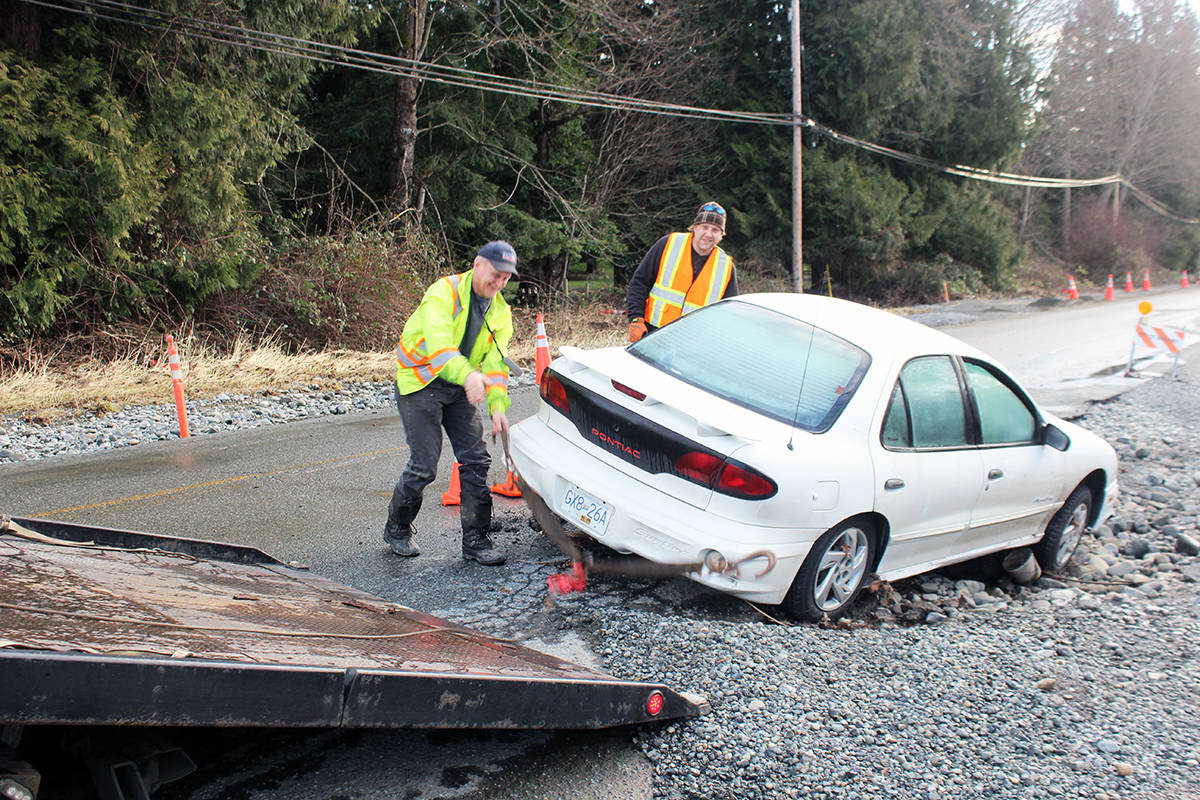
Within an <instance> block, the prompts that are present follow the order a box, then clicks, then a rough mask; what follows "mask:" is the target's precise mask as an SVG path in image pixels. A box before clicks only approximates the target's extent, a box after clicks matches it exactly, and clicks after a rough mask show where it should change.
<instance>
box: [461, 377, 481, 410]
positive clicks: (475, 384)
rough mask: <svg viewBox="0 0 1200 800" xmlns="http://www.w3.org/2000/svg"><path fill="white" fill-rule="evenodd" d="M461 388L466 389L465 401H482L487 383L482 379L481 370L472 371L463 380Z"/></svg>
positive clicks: (472, 403) (471, 402)
mask: <svg viewBox="0 0 1200 800" xmlns="http://www.w3.org/2000/svg"><path fill="white" fill-rule="evenodd" d="M463 388H464V389H466V390H467V402H468V403H470V404H471V405H475V404H476V403H479V402H482V400H483V396H484V393H485V390H486V389H487V384H486V383H485V382H484V380H483V373H482V372H472V373H471V374H470V375H468V376H467V379H466V380H465V381H463Z"/></svg>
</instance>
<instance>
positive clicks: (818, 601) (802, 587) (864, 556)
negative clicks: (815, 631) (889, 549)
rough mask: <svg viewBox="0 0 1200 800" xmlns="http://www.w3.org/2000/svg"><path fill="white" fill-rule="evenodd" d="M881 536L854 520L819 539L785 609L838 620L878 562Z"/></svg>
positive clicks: (804, 616)
mask: <svg viewBox="0 0 1200 800" xmlns="http://www.w3.org/2000/svg"><path fill="white" fill-rule="evenodd" d="M877 541H878V536H877V535H876V533H875V529H874V527H872V526H871V525H870V524H869V523H867V522H865V521H863V520H858V519H850V520H846V521H845V522H843V523H841V524H840V525H837V526H836V527H833V528H830V529H829V530H828V531H826V532H825V533H824V534H822V536H821V538H820V539H817V541H816V544H814V545H813V548H812V550H810V551H809V553H808V558H806V559H805V560H804V565H803V566H802V567H800V571H799V572H797V573H796V579H795V580H794V581H792V588H791V589H789V590H788V593H787V596H786V597H784V599H783V607H784V608H785V609H787V611H789V612H790V613H791V614H793V615H795V616H797V617H800V618H801V619H806V620H809V621H810V622H816V621H818V620H820V619H821V618H823V617H828V618H829V619H837V618H838V617H840V616H841V615H842V614H844V613H846V610H847V609H849V608H850V604H851V603H853V602H854V598H855V597H856V596H858V593H859V591H860V590H861V589H862V587H863V584H864V583H865V582H866V579H867V575H868V574H869V571H870V568H871V564H873V563H874V562H875V547H876V542H877Z"/></svg>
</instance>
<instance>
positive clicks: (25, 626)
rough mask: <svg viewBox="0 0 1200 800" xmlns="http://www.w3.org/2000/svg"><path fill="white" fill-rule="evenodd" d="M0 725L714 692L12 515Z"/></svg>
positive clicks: (546, 724) (633, 710)
mask: <svg viewBox="0 0 1200 800" xmlns="http://www.w3.org/2000/svg"><path fill="white" fill-rule="evenodd" d="M0 676H3V678H2V679H0V724H3V725H44V724H57V725H193V726H273V727H330V728H393V727H414V728H479V729H483V728H489V729H512V728H528V729H534V728H554V729H590V728H607V727H613V726H618V725H631V724H636V723H642V722H649V721H652V720H661V719H672V718H679V717H691V716H697V715H699V714H701V713H704V711H705V710H707V703H706V701H705V700H704V699H703V698H700V697H696V696H694V695H688V694H685V693H681V692H676V691H673V690H671V689H669V688H668V687H666V686H663V685H660V684H656V683H649V682H641V681H626V680H618V679H617V678H614V677H612V676H611V675H606V674H604V673H602V672H597V671H595V670H592V669H588V668H586V667H582V666H580V665H578V664H573V663H571V662H569V661H564V660H562V659H559V658H555V657H554V656H550V655H546V654H544V653H540V652H538V651H536V650H533V649H531V648H528V647H524V646H522V645H520V644H517V643H515V642H513V641H509V640H506V639H503V638H498V637H495V636H489V635H487V634H484V633H481V632H478V631H474V630H470V629H467V628H464V627H462V626H460V625H456V624H454V623H452V622H448V621H447V620H444V619H439V618H438V617H434V616H430V615H429V614H423V613H421V612H419V611H414V610H412V609H410V608H405V607H404V606H401V605H398V604H395V603H391V602H388V601H385V600H383V599H381V598H378V597H375V596H373V595H370V594H367V593H365V592H360V591H358V590H356V589H353V588H351V587H348V586H344V585H342V584H339V583H336V582H334V581H331V580H327V579H324V578H321V577H318V576H316V575H312V574H311V573H309V572H308V571H307V570H305V569H303V568H294V567H291V566H289V565H287V564H284V563H282V562H280V561H277V560H276V559H274V558H272V557H270V556H268V555H266V554H265V553H263V552H262V551H260V550H256V549H254V548H251V547H242V546H238V545H229V544H222V543H218V542H208V541H201V540H196V539H181V538H172V537H166V536H158V535H154V534H149V533H138V532H134V531H122V530H114V529H110V528H98V527H91V526H87V525H77V524H72V523H66V522H56V521H51V520H42V519H31V518H14V519H12V520H11V521H7V520H0Z"/></svg>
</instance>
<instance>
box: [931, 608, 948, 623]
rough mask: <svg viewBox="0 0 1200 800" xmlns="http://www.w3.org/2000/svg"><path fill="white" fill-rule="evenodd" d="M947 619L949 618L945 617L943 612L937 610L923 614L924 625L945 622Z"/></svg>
mask: <svg viewBox="0 0 1200 800" xmlns="http://www.w3.org/2000/svg"><path fill="white" fill-rule="evenodd" d="M949 619H950V618H949V617H947V616H946V615H945V614H943V613H941V612H939V611H930V612H929V613H928V614H926V615H925V624H926V625H937V624H939V623H942V622H946V621H948V620H949Z"/></svg>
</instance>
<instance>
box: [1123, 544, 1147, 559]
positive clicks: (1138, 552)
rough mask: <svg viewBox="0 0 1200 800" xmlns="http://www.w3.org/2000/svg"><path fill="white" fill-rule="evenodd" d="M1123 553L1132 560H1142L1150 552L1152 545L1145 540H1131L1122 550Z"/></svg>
mask: <svg viewBox="0 0 1200 800" xmlns="http://www.w3.org/2000/svg"><path fill="white" fill-rule="evenodd" d="M1121 552H1122V553H1124V554H1125V555H1127V556H1129V557H1130V558H1141V557H1142V556H1144V555H1146V554H1147V553H1149V552H1150V543H1149V542H1147V541H1146V540H1145V539H1130V540H1129V541H1128V542H1126V543H1125V546H1124V547H1122V548H1121Z"/></svg>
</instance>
